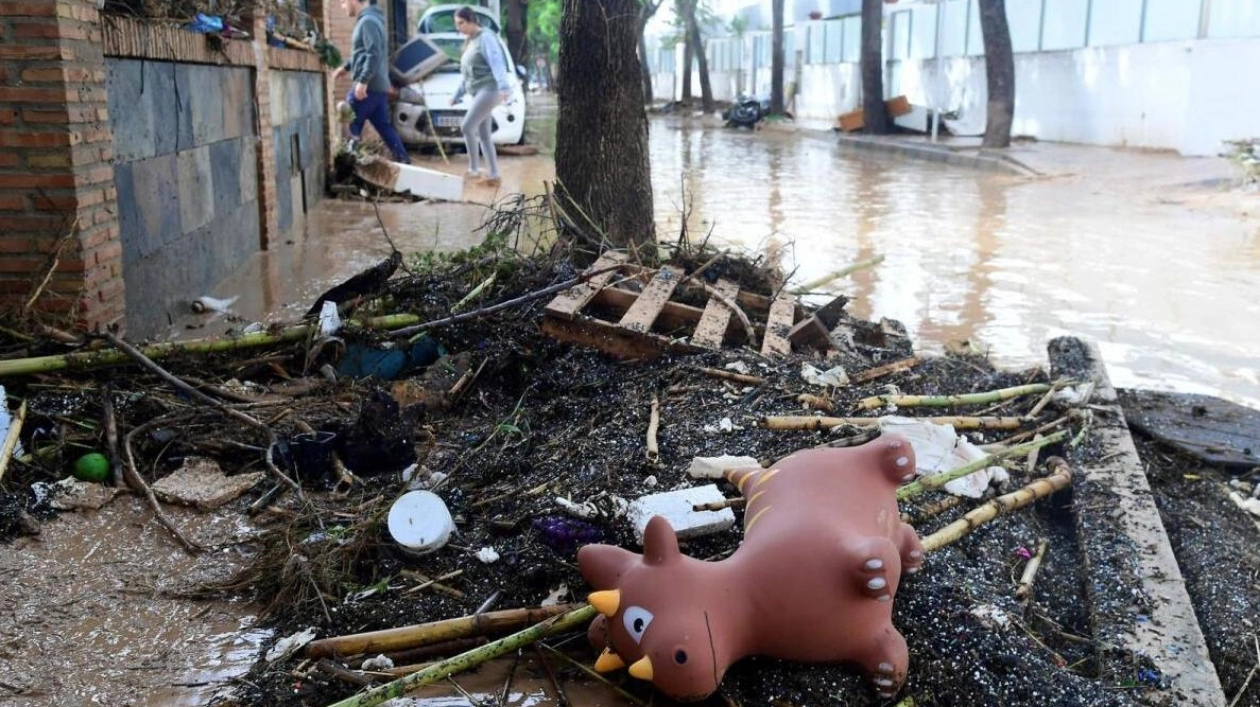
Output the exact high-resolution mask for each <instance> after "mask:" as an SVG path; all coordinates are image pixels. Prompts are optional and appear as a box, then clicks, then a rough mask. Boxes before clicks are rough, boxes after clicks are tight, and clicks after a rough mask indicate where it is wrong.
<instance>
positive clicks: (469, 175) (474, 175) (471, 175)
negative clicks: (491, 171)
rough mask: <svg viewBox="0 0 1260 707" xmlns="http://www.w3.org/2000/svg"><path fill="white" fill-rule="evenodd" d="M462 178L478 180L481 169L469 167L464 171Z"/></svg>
mask: <svg viewBox="0 0 1260 707" xmlns="http://www.w3.org/2000/svg"><path fill="white" fill-rule="evenodd" d="M464 179H471V180H473V181H480V180H481V179H482V176H481V170H475V169H470V170H468V171H467V172H464Z"/></svg>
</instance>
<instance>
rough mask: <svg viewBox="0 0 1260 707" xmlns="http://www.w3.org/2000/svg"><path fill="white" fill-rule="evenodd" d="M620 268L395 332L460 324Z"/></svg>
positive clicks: (594, 272)
mask: <svg viewBox="0 0 1260 707" xmlns="http://www.w3.org/2000/svg"><path fill="white" fill-rule="evenodd" d="M619 268H621V264H620V263H618V264H617V265H611V266H609V267H606V268H600V269H599V270H591V271H588V272H584V273H582V274H581V275H578V276H577V277H574V278H570V279H568V280H565V281H564V282H560V283H557V284H555V285H551V286H550V287H544V288H542V289H541V290H536V291H534V292H530V293H527V294H523V295H521V296H520V297H513V298H512V299H509V300H504V301H502V302H500V303H498V304H492V305H490V306H489V307H482V308H481V309H475V310H473V311H471V312H464V313H463V314H456V315H455V316H453V317H447V318H445V319H435V320H433V321H431V322H424V323H423V324H416V325H415V326H407V327H403V328H401V329H397V330H395V331H394V334H396V335H398V336H411V335H413V334H420V333H422V332H426V331H428V330H430V329H435V328H437V327H440V326H446V325H447V324H458V323H459V322H462V321H466V320H469V319H476V318H477V317H484V316H485V315H487V314H493V313H495V312H498V311H499V310H503V309H510V308H512V307H519V306H521V305H523V304H529V303H530V302H533V301H534V300H538V299H542V298H543V297H546V296H548V295H554V294H555V293H557V292H562V291H564V290H567V289H569V288H570V287H573V286H574V285H580V284H582V283H583V282H586V281H587V280H589V279H591V278H592V277H595V276H596V275H600V274H602V273H606V272H609V271H611V270H617V269H619ZM414 338H415V337H413V340H414Z"/></svg>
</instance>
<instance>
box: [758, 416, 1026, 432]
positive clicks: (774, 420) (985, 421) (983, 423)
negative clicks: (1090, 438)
mask: <svg viewBox="0 0 1260 707" xmlns="http://www.w3.org/2000/svg"><path fill="white" fill-rule="evenodd" d="M915 419H916V420H923V421H924V422H932V423H935V424H938V425H953V427H954V429H957V430H1016V429H1019V427H1020V425H1022V424H1024V421H1023V419H1022V418H1018V417H949V416H945V417H918V418H915ZM878 424H879V418H878V417H813V416H809V415H771V416H768V417H765V418H762V420H761V426H762V427H765V428H766V429H768V430H780V431H786V430H829V429H831V428H832V427H838V426H840V425H857V426H859V427H862V426H867V425H878Z"/></svg>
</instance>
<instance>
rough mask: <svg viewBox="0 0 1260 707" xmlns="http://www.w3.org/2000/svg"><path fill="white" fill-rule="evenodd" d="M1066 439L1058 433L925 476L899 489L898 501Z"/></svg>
mask: <svg viewBox="0 0 1260 707" xmlns="http://www.w3.org/2000/svg"><path fill="white" fill-rule="evenodd" d="M1066 437H1067V433H1066V432H1056V433H1054V434H1052V435H1050V436H1049V437H1044V438H1042V439H1039V440H1037V441H1035V442H1025V443H1024V444H1019V445H1016V446H1014V447H1008V448H1006V449H1003V450H1001V451H999V452H993V453H992V455H990V456H988V457H985V458H984V459H977V460H976V461H974V462H971V463H970V464H964V465H962V466H960V467H958V468H957V469H951V470H950V471H947V472H945V473H944V474H937V475H936V476H925V477H923V478H921V479H919V480H918V481H914V482H911V483H908V484H906V485H905V486H902V487H901V488H899V489H897V500H898V501H904V500H906V499H907V498H913V497H914V496H917V495H919V494H921V493H923V492H924V491H930V490H932V489H938V488H941V487H942V486H944V485H945V484H948V483H949V482H951V481H953V480H954V479H961V478H962V477H964V476H966V475H968V474H974V473H976V472H977V471H980V470H981V469H984V468H987V467H990V466H993V462H994V461H996V460H998V459H1001V458H1003V457H1014V456H1018V455H1020V454H1027V453H1028V452H1029V451H1031V450H1033V449H1037V448H1038V447H1044V446H1046V445H1049V444H1054V443H1055V442H1059V441H1061V440H1063V439H1064V438H1066Z"/></svg>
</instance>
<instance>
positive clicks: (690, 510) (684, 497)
mask: <svg viewBox="0 0 1260 707" xmlns="http://www.w3.org/2000/svg"><path fill="white" fill-rule="evenodd" d="M725 500H726V497H725V496H723V495H722V492H721V491H719V490H718V487H717V486H716V485H715V484H706V485H704V486H695V487H692V488H685V489H678V490H677V491H666V492H663V493H654V494H651V495H649V496H642V497H640V498H637V499H635V500H634V501H632V502H631V503H630V508H629V510H628V511H627V513H626V515H627V516H628V517H629V519H630V522H631V524H632V525H633V527H634V535H635V538H636V539H637V540H638V541H639V544H640V545H642V544H643V533H644V531H645V530H647V524H648V521H649V520H651V519H652V518H653V516H662V517H664V518H665V520H667V521H669V524H670V526H671V527H673V529H674V532H675V533H677V534H678V537H679V538H695V537H700V536H702V535H712V534H713V533H720V532H722V531H724V530H729V529H730V528H731V527H733V526H734V525H735V512H734V511H732V510H731V509H729V508H723V509H722V510H720V511H697V510H695V507H696V506H697V505H700V504H703V503H720V502H723V501H725Z"/></svg>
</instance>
